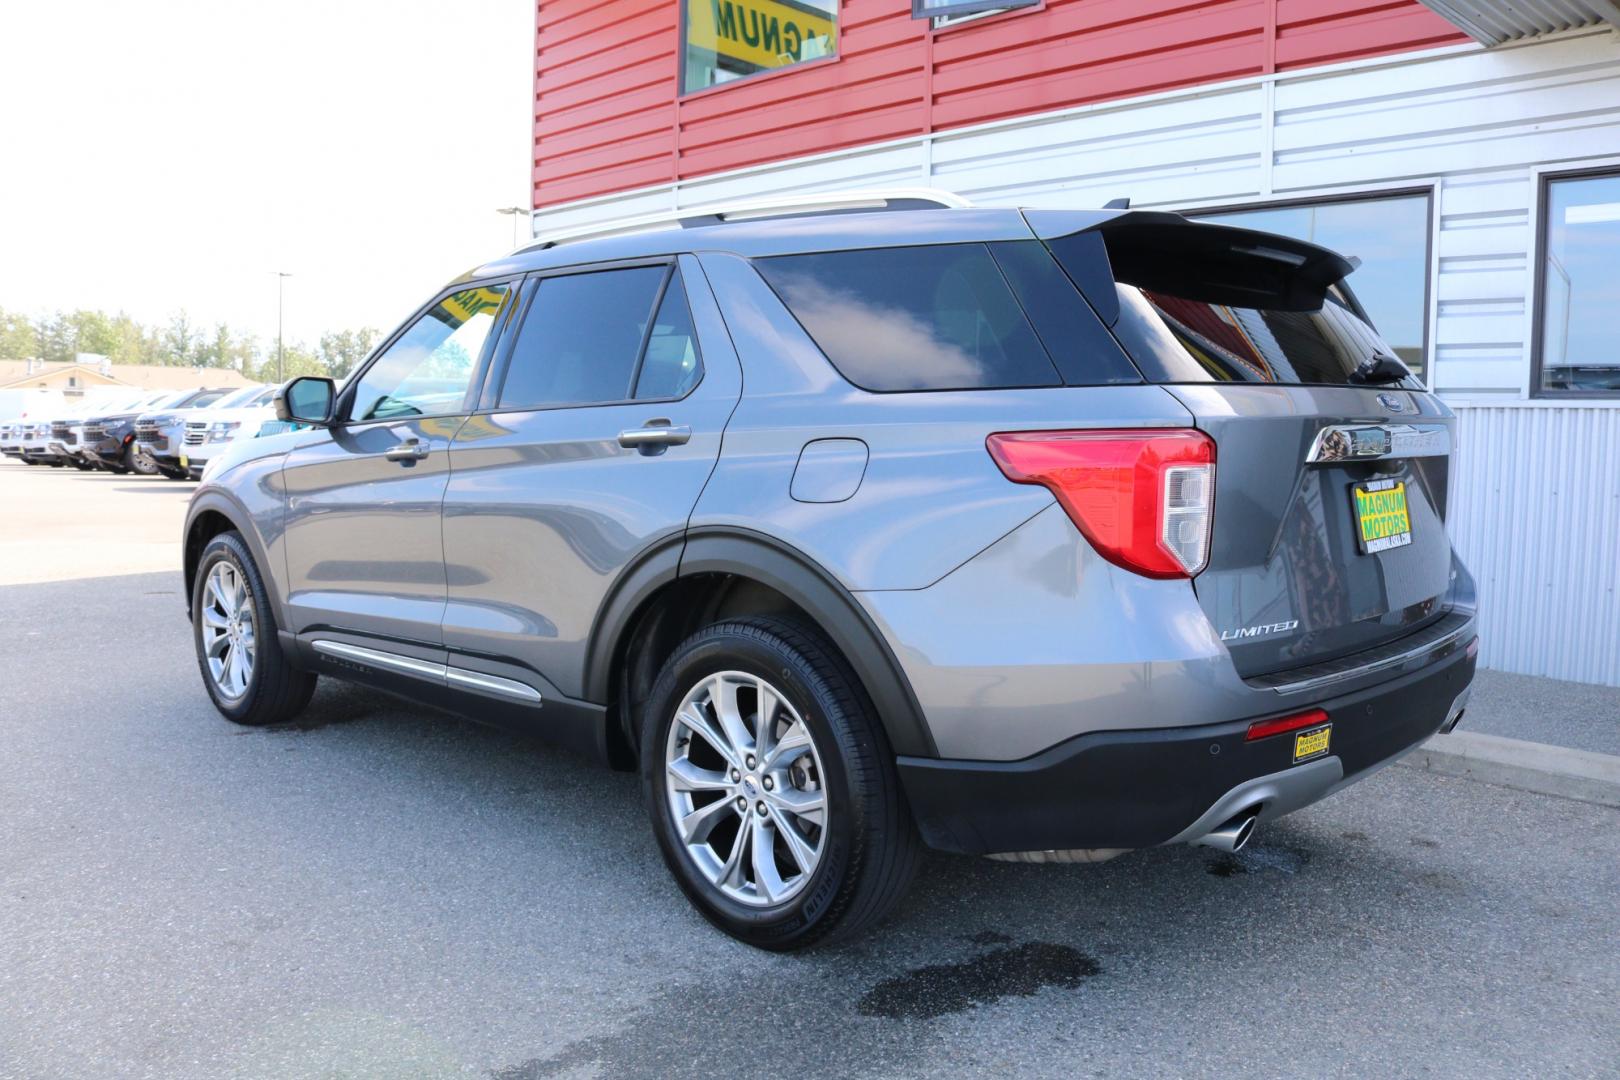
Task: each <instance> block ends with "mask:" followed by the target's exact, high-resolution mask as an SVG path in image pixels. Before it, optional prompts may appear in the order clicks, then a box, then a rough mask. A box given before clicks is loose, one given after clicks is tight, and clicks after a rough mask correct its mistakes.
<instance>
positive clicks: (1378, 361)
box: [1350, 353, 1412, 386]
mask: <svg viewBox="0 0 1620 1080" xmlns="http://www.w3.org/2000/svg"><path fill="white" fill-rule="evenodd" d="M1411 375H1412V369H1411V368H1409V367H1407V366H1406V365H1405V364H1404V363H1402V362H1401V359H1400V357H1398V356H1390V355H1389V354H1388V353H1379V354H1378V355H1376V356H1369V357H1367V359H1365V360H1363V361H1362V362H1361V363H1359V364H1357V365H1356V370H1354V371H1352V372H1351V373H1350V381H1351V382H1353V383H1356V384H1358V385H1361V386H1373V385H1377V384H1381V383H1392V382H1400V381H1401V380H1402V379H1406V378H1410V377H1411Z"/></svg>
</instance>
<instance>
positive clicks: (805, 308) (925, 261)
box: [755, 244, 1060, 391]
mask: <svg viewBox="0 0 1620 1080" xmlns="http://www.w3.org/2000/svg"><path fill="white" fill-rule="evenodd" d="M755 265H756V266H757V267H758V268H759V270H760V273H762V274H763V275H764V276H765V280H766V281H767V282H769V283H770V285H771V287H772V288H773V289H775V290H776V293H777V295H778V296H780V297H781V298H782V301H783V302H784V303H785V304H787V306H788V309H789V310H790V311H792V312H793V314H794V316H795V317H797V318H798V320H799V322H800V323H801V324H803V326H804V328H805V330H807V331H808V332H809V334H810V336H811V337H812V338H814V339H815V341H816V344H817V345H819V346H821V351H822V352H824V353H826V355H827V358H828V359H829V360H831V361H832V363H833V366H834V367H836V368H837V369H838V371H839V372H840V374H842V375H843V376H844V378H846V379H848V380H849V381H850V382H852V383H854V384H855V385H856V386H859V387H861V388H863V389H866V390H879V391H889V390H971V389H979V388H1005V387H1018V386H1057V385H1059V382H1060V380H1059V378H1058V374H1057V371H1056V369H1054V368H1053V366H1052V362H1051V360H1049V359H1048V358H1047V355H1046V352H1045V350H1044V349H1042V348H1041V343H1040V340H1039V339H1038V338H1037V337H1036V336H1035V331H1034V330H1033V329H1031V328H1030V325H1029V321H1028V320H1027V319H1026V318H1025V317H1024V313H1023V311H1022V310H1021V309H1020V308H1019V306H1018V302H1017V301H1016V300H1015V299H1014V298H1013V294H1012V292H1011V291H1010V290H1009V289H1008V287H1007V281H1006V279H1005V278H1003V277H1002V274H1001V271H1000V270H999V269H998V268H997V267H996V263H995V260H994V259H993V258H991V255H990V251H989V249H988V248H987V247H985V246H984V245H983V244H949V245H931V246H925V247H905V248H876V249H872V250H868V251H835V252H827V253H823V254H816V255H781V256H777V257H775V258H769V259H759V260H756V262H755Z"/></svg>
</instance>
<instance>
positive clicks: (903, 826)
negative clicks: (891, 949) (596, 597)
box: [641, 618, 919, 951]
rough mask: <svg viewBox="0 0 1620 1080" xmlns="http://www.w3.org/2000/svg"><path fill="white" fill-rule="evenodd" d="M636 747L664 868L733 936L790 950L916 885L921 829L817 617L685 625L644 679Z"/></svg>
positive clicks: (850, 930)
mask: <svg viewBox="0 0 1620 1080" xmlns="http://www.w3.org/2000/svg"><path fill="white" fill-rule="evenodd" d="M641 760H642V785H643V792H644V794H645V797H646V800H647V806H648V810H649V812H650V814H651V816H652V821H653V828H654V831H655V833H656V835H657V839H658V844H659V848H660V849H661V851H662V853H663V856H664V861H665V862H666V863H667V864H668V866H669V869H670V872H671V873H672V874H674V876H675V879H676V881H677V882H678V883H679V884H680V886H681V889H682V890H683V891H684V892H685V893H686V895H687V897H688V898H689V899H690V900H691V901H692V903H693V904H694V905H695V906H696V907H697V909H698V910H699V911H700V912H701V913H702V914H703V915H704V916H705V917H706V918H707V919H708V920H709V921H710V922H712V923H714V924H715V925H716V926H718V927H719V928H720V929H722V930H724V931H726V933H728V934H731V935H732V936H733V937H736V938H738V939H739V940H741V941H744V942H747V943H748V944H750V945H755V946H758V947H760V948H765V949H772V950H784V951H785V950H789V949H798V948H803V947H805V946H808V945H811V944H814V943H817V942H821V941H824V940H827V939H828V938H830V937H834V936H848V935H851V934H854V933H857V932H859V931H861V930H863V929H865V928H867V927H868V926H870V925H872V924H873V923H875V922H877V921H878V920H879V919H881V918H883V916H885V915H887V914H888V913H889V912H890V911H891V910H892V909H893V908H894V907H895V906H896V905H897V904H898V903H899V902H900V899H901V897H902V896H903V895H904V894H905V890H906V887H907V886H908V885H909V884H910V881H911V877H912V875H913V873H914V872H915V869H916V865H917V860H918V849H919V844H918V840H917V835H916V830H915V828H914V827H913V825H912V822H911V818H910V815H909V812H908V811H907V809H906V807H905V804H904V801H903V799H902V798H901V794H900V786H899V777H898V776H897V775H896V774H895V769H894V755H893V752H892V751H891V750H890V749H889V746H888V741H887V739H886V738H885V737H884V735H883V731H882V728H881V726H880V725H879V724H878V722H877V720H876V718H875V716H874V714H873V710H872V708H871V706H870V704H869V703H868V702H867V700H866V695H865V693H864V692H863V691H862V689H861V688H860V686H859V684H858V683H857V681H856V680H855V677H854V675H853V673H852V672H851V671H850V670H849V668H848V665H847V664H846V663H845V662H844V661H843V659H842V657H840V656H838V654H837V653H836V652H835V651H834V650H833V649H832V647H831V646H830V645H829V644H827V643H826V642H825V641H824V640H822V639H821V637H820V635H819V634H817V633H816V632H815V631H814V630H812V629H811V628H808V627H805V626H802V625H800V624H799V623H797V622H791V621H788V620H780V619H767V618H758V619H742V620H737V621H735V622H727V623H721V624H719V625H716V626H711V627H709V628H708V629H706V630H703V631H701V632H700V633H698V634H696V635H695V636H693V637H692V638H689V639H688V640H687V641H686V642H685V643H684V644H682V645H681V646H680V648H678V649H677V650H676V652H675V654H674V656H672V657H671V658H670V660H669V662H668V663H667V664H665V666H664V669H663V671H662V672H661V673H660V675H659V677H658V680H657V682H656V684H655V685H654V687H653V692H652V694H651V696H650V698H649V700H648V703H647V708H646V712H645V713H644V715H643V718H642V727H641Z"/></svg>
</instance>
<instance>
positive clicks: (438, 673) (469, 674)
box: [310, 638, 541, 707]
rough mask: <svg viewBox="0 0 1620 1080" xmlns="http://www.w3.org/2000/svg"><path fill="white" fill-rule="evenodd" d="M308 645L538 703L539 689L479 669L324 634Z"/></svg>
mask: <svg viewBox="0 0 1620 1080" xmlns="http://www.w3.org/2000/svg"><path fill="white" fill-rule="evenodd" d="M310 647H311V648H313V649H314V650H315V651H316V652H318V653H322V654H324V655H326V656H335V657H338V658H339V659H343V660H352V661H354V662H355V663H360V664H369V665H371V666H372V667H378V668H383V669H384V670H387V671H395V672H398V673H399V674H401V675H413V676H415V677H416V678H419V679H427V680H429V681H430V682H436V683H442V684H444V685H446V686H455V687H460V688H462V689H465V690H473V691H477V692H479V693H484V694H491V695H493V696H495V697H500V698H506V699H508V700H511V701H521V702H523V703H525V704H528V705H534V706H537V707H538V706H539V705H540V703H541V697H540V691H538V690H536V689H535V688H534V687H532V686H529V685H528V684H527V683H520V682H518V681H517V680H516V679H503V678H500V677H499V676H497V675H485V674H484V673H483V672H481V671H467V670H466V669H465V668H458V667H451V666H449V665H447V664H435V663H433V662H432V661H431V660H418V659H416V658H415V657H413V656H400V655H399V654H397V653H390V652H383V651H381V650H380V649H365V648H361V647H360V646H359V645H350V644H347V643H346V642H342V641H327V640H325V639H324V638H318V639H316V640H315V641H312V642H310Z"/></svg>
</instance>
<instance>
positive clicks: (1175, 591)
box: [184, 195, 1477, 949]
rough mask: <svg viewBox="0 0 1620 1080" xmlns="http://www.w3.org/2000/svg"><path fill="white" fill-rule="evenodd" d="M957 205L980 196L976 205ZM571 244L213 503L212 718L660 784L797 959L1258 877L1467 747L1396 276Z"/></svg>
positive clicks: (461, 289)
mask: <svg viewBox="0 0 1620 1080" xmlns="http://www.w3.org/2000/svg"><path fill="white" fill-rule="evenodd" d="M940 201H941V202H946V201H948V200H944V199H942V200H940ZM817 202H818V204H819V205H816V206H803V207H798V208H793V207H791V206H788V207H782V206H779V207H777V208H776V209H775V210H760V209H757V208H756V209H754V210H751V211H746V212H735V211H734V212H729V213H728V212H714V213H707V214H703V215H700V216H695V217H688V218H686V219H683V220H680V221H678V222H669V223H667V224H669V225H670V226H671V227H667V228H653V227H649V226H647V225H646V224H645V223H643V225H642V226H640V227H639V228H635V229H626V230H621V231H620V232H618V233H616V234H609V235H598V236H594V237H573V238H561V239H558V240H552V241H547V242H544V243H540V244H537V245H535V246H533V247H529V248H526V249H524V250H522V251H519V252H517V253H515V254H513V255H512V256H510V257H508V258H505V259H502V260H500V261H497V262H493V263H491V264H489V265H487V266H484V267H481V268H479V269H477V270H474V271H472V272H471V273H469V274H467V275H465V276H464V277H462V278H460V279H458V280H457V281H455V282H454V283H452V284H451V285H449V286H448V287H446V288H445V289H444V290H443V291H442V292H441V293H439V294H438V295H437V296H435V297H434V298H433V299H432V300H431V301H430V302H429V303H428V304H427V306H425V307H424V308H422V309H421V310H420V311H419V312H417V313H416V314H415V315H414V316H413V317H412V318H411V319H410V320H409V321H408V322H406V324H405V325H404V326H403V327H401V328H400V329H399V330H398V331H396V332H395V333H394V334H393V336H392V337H390V338H388V339H387V340H386V341H385V342H384V343H383V344H382V345H381V346H380V347H379V348H378V349H377V350H376V352H375V353H374V354H373V355H372V356H371V357H370V358H369V359H368V360H367V361H366V363H364V364H363V365H362V366H361V367H360V368H359V369H358V370H357V371H356V373H355V374H354V375H353V376H352V377H351V378H349V379H348V380H347V381H346V383H345V384H344V385H343V386H341V387H337V386H335V385H334V384H333V383H332V382H331V381H330V380H325V379H316V378H301V379H294V380H293V381H291V382H289V383H288V384H287V385H286V386H285V387H283V388H282V390H281V391H279V393H278V397H277V409H278V414H279V415H280V417H281V419H282V420H284V421H287V422H289V423H301V424H309V425H313V426H312V427H310V428H308V429H305V430H295V431H290V432H287V433H285V434H276V435H271V436H268V437H265V438H259V439H249V440H241V441H238V442H234V443H231V444H229V446H228V447H227V448H226V449H225V450H224V451H223V453H221V454H220V455H219V456H218V457H216V458H215V459H214V460H213V461H211V462H210V463H209V466H208V469H207V472H206V474H205V476H204V478H203V483H202V485H201V487H200V488H199V489H198V491H197V493H196V495H195V497H194V498H193V499H192V502H191V507H190V512H189V514H188V517H187V521H186V525H185V548H184V550H185V556H184V558H185V574H186V581H187V585H188V597H189V604H190V615H191V618H192V621H193V627H194V637H195V643H196V651H197V659H198V663H199V666H200V668H201V672H202V679H203V685H204V686H205V687H206V689H207V691H208V693H209V695H210V696H211V697H212V699H213V701H214V703H215V705H216V706H217V707H218V708H219V710H220V712H222V713H223V714H224V715H225V716H226V717H227V718H229V719H231V720H234V721H236V722H238V723H243V724H268V723H278V722H284V721H287V720H289V719H291V718H292V717H293V716H294V715H295V714H297V713H298V711H299V710H300V709H302V708H303V707H304V706H305V704H306V703H307V702H308V701H309V699H310V694H311V693H312V691H313V689H314V686H315V681H316V678H317V677H318V676H322V675H326V676H332V677H334V678H339V679H348V680H354V681H357V682H361V683H367V684H371V685H374V686H377V687H380V688H383V689H386V690H389V691H395V692H398V693H401V694H405V695H408V696H410V697H411V698H413V699H416V700H422V701H429V702H433V703H437V704H439V705H442V706H447V707H450V708H453V709H456V710H459V711H460V712H462V713H464V714H466V715H467V716H469V717H472V718H475V719H478V720H482V721H487V722H491V723H500V724H509V725H517V726H519V727H522V728H524V729H527V730H529V731H532V732H535V733H537V734H539V735H541V736H544V737H546V738H548V739H550V740H553V741H555V742H557V743H559V744H562V745H564V746H567V747H571V748H573V749H575V750H578V751H581V752H583V753H585V754H587V755H590V756H591V757H593V758H595V759H597V760H599V761H602V762H605V763H607V764H609V765H611V766H613V767H616V768H621V769H639V771H640V774H641V778H642V786H643V791H644V794H645V799H646V805H647V810H648V813H649V814H650V816H651V819H652V826H653V830H654V833H655V834H656V836H657V840H658V843H659V846H660V848H661V849H662V852H663V856H664V859H665V861H666V862H667V863H668V866H669V870H670V872H671V873H672V874H673V876H674V878H675V881H676V882H677V883H678V884H679V886H680V887H681V889H682V890H683V891H684V892H685V893H686V895H687V896H688V897H689V898H690V900H691V901H692V903H693V904H694V905H695V906H696V907H697V908H698V910H699V911H700V912H702V914H703V915H705V916H706V917H707V918H708V919H710V920H711V921H712V922H713V923H715V924H716V925H717V926H719V927H721V928H722V929H724V930H725V931H727V932H729V933H731V934H733V935H735V936H736V937H738V938H740V939H742V940H744V941H747V942H749V943H752V944H754V945H758V946H761V947H764V948H769V949H792V948H797V947H801V946H805V945H808V944H810V943H812V942H815V941H818V940H823V939H825V938H826V937H827V936H828V935H831V934H834V933H837V934H849V933H852V932H855V931H857V930H859V929H861V928H863V927H867V926H870V925H871V924H872V923H873V922H874V921H876V920H877V919H879V918H881V917H882V916H883V915H884V914H885V913H886V912H888V911H890V910H891V909H892V908H893V907H894V906H895V905H896V904H897V903H898V901H899V900H900V898H901V896H902V894H903V893H904V891H905V889H906V886H907V884H908V882H909V880H910V878H911V875H912V871H913V868H914V867H915V866H916V863H917V859H918V855H919V851H920V849H921V848H922V847H925V846H926V847H930V848H935V849H939V850H943V851H951V852H961V853H970V854H980V855H993V856H997V857H1002V858H1012V859H1024V860H1030V861H1055V862H1079V861H1100V860H1102V859H1105V858H1108V857H1110V856H1113V855H1117V854H1119V853H1120V852H1122V851H1125V850H1129V849H1134V848H1142V847H1149V846H1152V845H1159V844H1176V843H1201V844H1206V845H1210V846H1214V847H1219V848H1223V849H1226V850H1232V849H1235V848H1237V847H1240V846H1241V845H1242V844H1243V843H1244V842H1245V841H1246V840H1247V838H1248V836H1249V834H1250V832H1251V831H1252V830H1253V828H1254V827H1255V824H1256V823H1257V822H1260V823H1263V822H1266V821H1269V820H1272V819H1274V818H1276V817H1278V816H1279V815H1282V814H1286V813H1289V812H1290V811H1293V810H1297V809H1299V808H1300V807H1303V806H1306V805H1308V804H1310V803H1312V802H1315V801H1316V800H1318V799H1321V798H1323V797H1324V796H1327V795H1329V794H1332V793H1333V792H1335V791H1337V790H1339V789H1340V788H1342V787H1344V786H1345V785H1347V784H1349V783H1352V782H1354V781H1355V780H1358V779H1360V778H1361V777H1364V776H1366V775H1368V774H1369V773H1371V772H1372V771H1374V770H1375V769H1377V768H1379V767H1380V766H1382V765H1384V764H1387V763H1388V762H1390V761H1391V760H1393V759H1395V758H1396V757H1398V756H1400V755H1401V754H1402V753H1404V752H1406V751H1407V750H1409V749H1411V748H1412V747H1413V746H1415V745H1416V744H1418V743H1419V742H1421V741H1422V740H1424V739H1425V738H1427V737H1429V736H1431V735H1433V734H1434V733H1436V732H1438V731H1445V730H1450V727H1451V726H1452V725H1454V724H1455V723H1456V721H1457V719H1458V718H1459V716H1460V715H1461V713H1462V709H1463V706H1464V704H1465V702H1466V699H1467V695H1468V688H1469V683H1470V682H1471V680H1472V678H1473V674H1474V662H1475V654H1476V651H1477V638H1476V634H1475V628H1476V622H1475V611H1474V604H1475V601H1474V588H1473V584H1472V580H1471V578H1470V577H1469V575H1468V572H1467V571H1466V570H1465V569H1464V568H1463V566H1462V564H1461V563H1460V562H1459V561H1458V559H1457V557H1456V555H1455V554H1454V553H1453V551H1452V547H1451V544H1450V542H1449V540H1448V539H1447V536H1446V501H1447V493H1448V487H1449V479H1448V471H1449V465H1450V461H1451V456H1452V453H1453V450H1454V445H1453V443H1454V438H1453V431H1454V422H1453V416H1452V414H1451V413H1450V412H1449V411H1448V410H1447V408H1446V407H1445V406H1444V405H1443V404H1441V403H1440V402H1439V401H1438V400H1436V399H1435V397H1434V396H1432V395H1431V394H1429V393H1427V392H1426V391H1425V390H1424V389H1423V387H1422V385H1421V384H1420V383H1419V382H1418V381H1417V380H1416V379H1415V378H1413V377H1412V375H1411V372H1410V371H1409V370H1408V369H1407V368H1406V366H1405V365H1404V364H1403V363H1402V362H1401V361H1400V360H1399V359H1398V358H1397V357H1396V356H1395V355H1394V353H1392V352H1391V351H1390V349H1389V347H1388V346H1387V345H1385V344H1384V342H1383V341H1382V340H1381V339H1380V338H1379V336H1378V333H1377V331H1376V330H1374V329H1373V327H1372V325H1371V323H1370V322H1369V320H1368V318H1367V315H1366V313H1365V312H1364V311H1363V310H1362V307H1361V305H1360V304H1359V303H1358V302H1357V300H1356V297H1355V295H1354V293H1353V292H1352V291H1351V290H1350V288H1349V287H1348V286H1347V284H1346V283H1345V279H1346V277H1347V276H1348V275H1350V273H1351V271H1352V270H1353V269H1354V267H1355V265H1356V263H1355V262H1354V260H1350V259H1346V258H1344V257H1342V256H1340V255H1338V254H1335V253H1334V252H1331V251H1328V250H1326V249H1323V248H1321V247H1317V246H1314V245H1312V244H1308V243H1302V242H1300V241H1297V240H1292V239H1288V238H1285V237H1281V236H1274V235H1268V234H1265V233H1259V232H1252V231H1248V230H1244V229H1237V228H1230V227H1225V226H1217V225H1208V224H1197V223H1194V222H1190V221H1188V220H1186V219H1184V218H1182V217H1179V216H1176V215H1173V214H1167V213H1149V212H1133V211H1129V210H1124V211H1119V210H1101V211H1073V212H1071V211H1056V210H1025V211H1020V210H1013V209H981V208H972V207H965V206H949V205H947V206H941V205H938V203H936V202H931V201H930V200H929V199H927V198H922V197H918V196H916V195H911V196H908V197H904V198H902V197H893V198H888V199H885V198H882V197H865V198H862V199H852V200H849V201H848V202H847V203H841V202H840V201H839V200H838V199H836V198H834V197H821V198H819V199H818V200H817Z"/></svg>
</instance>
